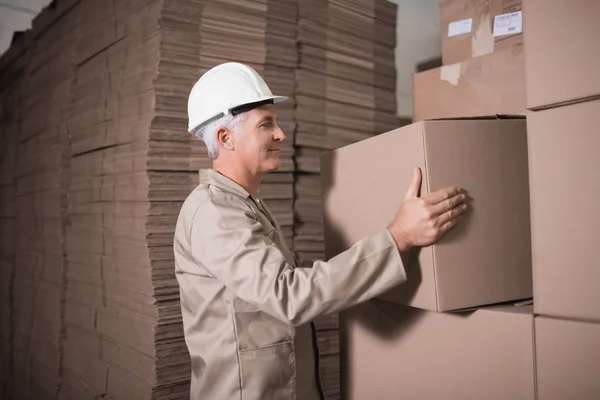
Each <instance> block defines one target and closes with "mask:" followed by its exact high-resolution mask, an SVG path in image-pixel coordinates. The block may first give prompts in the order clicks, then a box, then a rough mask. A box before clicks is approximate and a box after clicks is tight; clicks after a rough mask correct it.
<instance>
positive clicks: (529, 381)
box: [321, 0, 600, 400]
mask: <svg viewBox="0 0 600 400" xmlns="http://www.w3.org/2000/svg"><path fill="white" fill-rule="evenodd" d="M440 11H441V13H440V14H441V21H442V32H443V35H444V37H443V39H442V43H443V59H444V66H442V67H441V68H438V69H434V70H429V71H425V72H422V73H418V74H415V78H414V82H415V87H414V89H415V98H414V101H415V123H414V124H412V125H410V126H408V127H404V128H400V129H397V130H394V131H391V132H388V133H385V134H382V135H379V136H378V137H375V138H372V139H368V140H365V141H363V142H361V143H357V144H354V145H350V146H346V147H344V148H341V149H338V150H336V151H334V152H331V153H329V154H326V155H324V156H323V157H322V160H321V161H322V165H321V171H322V183H323V196H324V197H323V202H324V213H325V238H326V252H327V257H328V258H329V257H332V256H334V255H336V254H338V253H339V252H341V251H343V250H345V249H347V248H349V247H350V246H351V245H352V244H353V243H355V242H356V241H358V240H359V239H361V238H362V237H365V236H367V235H369V234H371V233H374V232H376V231H378V230H380V229H382V228H384V227H385V226H386V225H387V224H388V223H389V222H391V221H392V219H393V218H394V216H395V213H396V211H397V209H398V207H399V205H400V203H401V201H402V199H403V196H404V192H405V190H406V188H407V186H408V182H409V179H410V174H411V168H412V167H413V166H418V167H420V168H421V170H422V171H423V184H422V187H421V195H425V194H427V193H430V192H432V191H435V190H437V189H440V188H442V187H445V186H449V185H456V186H460V187H463V188H465V189H466V190H467V191H468V194H469V199H470V201H469V203H470V211H469V213H468V215H467V216H466V218H465V219H464V220H463V221H462V224H461V225H460V226H459V227H458V228H457V229H455V230H454V231H452V232H450V233H449V234H448V235H446V236H445V237H444V238H443V239H442V240H440V241H439V242H438V243H436V244H435V245H433V246H429V247H426V248H422V249H419V250H418V251H411V252H409V253H408V254H406V255H405V257H404V258H403V260H404V266H405V268H406V272H407V279H408V280H407V282H406V283H405V284H403V285H400V286H399V287H397V288H394V289H392V290H391V291H389V292H387V293H381V294H379V295H378V297H377V299H375V300H373V301H371V302H368V303H366V304H363V305H361V306H359V307H356V308H353V309H351V310H348V311H346V312H345V313H344V314H343V319H342V323H341V326H342V328H341V329H342V337H341V343H342V354H343V356H344V358H343V363H342V365H343V368H342V393H343V395H344V397H345V398H349V399H362V398H381V399H388V398H397V397H406V398H427V399H458V398H469V399H470V398H477V399H480V398H485V399H542V400H546V399H565V400H566V399H595V398H599V396H600V385H599V384H598V380H597V378H596V375H597V374H596V371H597V370H598V369H599V368H600V352H599V351H598V350H597V348H598V347H599V345H600V308H599V306H598V304H600V302H599V301H598V284H597V282H598V278H599V277H600V275H598V273H597V271H598V268H597V262H596V260H595V258H594V257H595V256H594V252H593V249H594V247H597V246H598V244H600V242H598V237H599V236H598V234H597V232H595V231H594V227H595V226H596V225H598V224H599V223H600V219H599V217H600V212H598V210H597V204H598V198H599V195H600V186H599V185H598V184H597V182H598V179H597V178H596V177H595V175H596V171H597V169H598V167H600V163H599V162H598V160H600V150H599V149H600V142H599V141H598V135H597V133H598V128H597V127H596V125H597V124H596V123H595V115H597V113H598V112H600V79H599V76H600V75H598V73H597V65H598V64H599V63H600V50H599V49H600V47H598V46H597V43H596V42H597V39H598V38H600V28H598V24H597V22H596V21H597V18H598V17H599V16H600V3H598V2H595V1H592V0H578V1H574V2H571V1H569V2H567V1H556V2H547V1H543V0H523V4H522V7H521V2H520V1H503V0H491V1H489V0H488V1H470V0H449V1H447V2H446V3H443V4H442V5H441V7H440ZM525 78H526V80H525ZM505 114H509V116H506V115H505ZM524 115H526V116H527V119H526V120H525V119H524V118H523V116H524ZM530 193H531V195H530ZM530 197H531V198H530ZM532 271H533V272H532ZM531 298H533V305H531V300H530V299H531Z"/></svg>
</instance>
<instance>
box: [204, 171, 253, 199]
mask: <svg viewBox="0 0 600 400" xmlns="http://www.w3.org/2000/svg"><path fill="white" fill-rule="evenodd" d="M199 175H200V184H204V185H214V186H216V187H218V188H219V189H221V190H224V191H227V192H230V193H233V194H237V195H238V196H241V197H243V198H244V199H247V198H248V197H251V196H250V193H248V191H246V189H244V188H243V187H242V186H241V185H240V184H238V183H237V182H235V181H234V180H233V179H230V178H228V177H226V176H225V175H223V174H220V173H219V172H217V171H215V170H214V169H201V170H200V171H199Z"/></svg>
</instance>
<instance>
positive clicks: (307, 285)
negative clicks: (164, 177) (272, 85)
mask: <svg viewBox="0 0 600 400" xmlns="http://www.w3.org/2000/svg"><path fill="white" fill-rule="evenodd" d="M286 99H287V98H286V97H282V96H274V95H273V94H272V93H271V91H270V90H269V88H268V86H267V84H266V83H265V81H264V80H263V79H262V78H261V77H260V75H259V74H258V73H257V72H256V71H255V70H253V69H252V68H250V67H248V66H246V65H243V64H238V63H225V64H222V65H219V66H217V67H215V68H213V69H211V70H210V71H208V72H206V73H205V74H204V75H203V76H202V77H201V78H200V79H199V80H198V82H197V83H196V84H195V85H194V87H193V88H192V90H191V92H190V95H189V100H188V114H189V130H190V132H192V133H193V134H195V135H196V136H198V137H200V139H202V140H203V141H204V143H205V144H206V147H207V149H208V154H209V156H210V158H211V159H212V160H213V168H212V169H207V170H202V171H200V184H199V186H198V187H197V188H196V189H195V190H194V191H193V192H192V193H191V194H190V195H189V197H188V198H187V199H186V201H185V202H184V204H183V206H182V208H181V211H180V214H179V218H178V221H177V226H176V230H175V240H174V253H175V271H176V275H177V279H178V282H179V286H180V294H181V310H182V315H183V325H184V330H185V340H186V344H187V347H188V350H189V353H190V356H191V367H192V376H191V380H192V381H191V398H192V399H203V400H213V399H215V400H223V399H243V400H259V399H286V400H288V399H297V400H303V399H311V400H313V399H318V398H319V397H321V396H322V391H321V390H320V384H319V378H318V377H317V374H316V370H317V369H316V363H317V356H316V342H315V339H314V338H315V332H314V326H313V324H312V323H311V321H312V320H314V319H315V318H317V317H319V316H322V315H326V314H329V313H335V312H338V311H340V310H342V309H345V308H348V307H350V306H353V305H356V304H359V303H361V302H364V301H366V300H369V299H371V298H373V297H375V296H378V295H380V294H382V293H383V292H385V291H387V290H389V289H391V288H392V287H394V286H396V285H399V284H401V283H403V282H404V281H405V280H406V274H405V269H404V265H403V263H402V257H401V255H402V254H403V253H405V252H406V251H407V250H409V249H410V248H411V247H413V246H427V245H430V244H432V243H434V242H435V241H437V240H438V239H439V238H440V237H441V236H442V235H444V234H445V233H446V232H448V231H449V230H450V229H452V228H453V227H454V226H455V225H456V224H457V223H458V220H459V219H458V217H459V216H460V215H461V214H462V213H464V211H465V209H466V205H465V204H464V199H465V197H464V194H463V193H462V191H461V190H459V189H456V188H446V189H443V190H440V191H438V192H435V193H431V194H429V195H427V196H423V197H418V193H419V188H420V185H421V175H420V171H419V170H418V169H416V170H415V172H414V176H413V179H412V182H411V183H410V186H409V188H408V191H407V193H406V197H405V198H404V200H403V202H402V203H401V204H400V205H399V209H398V212H397V215H396V216H395V218H394V220H393V221H390V224H389V226H387V227H383V226H382V227H381V230H380V231H379V232H377V233H375V234H373V235H372V236H370V237H366V238H364V239H362V240H361V241H359V242H358V243H356V244H354V246H352V247H351V248H350V249H349V250H347V251H345V252H343V253H341V254H339V255H338V256H336V257H334V258H332V259H331V260H329V261H328V262H325V261H317V262H315V263H314V264H313V265H312V267H311V268H304V267H300V266H299V265H296V262H295V260H294V255H293V253H292V252H291V251H290V250H289V249H288V247H287V246H286V240H285V238H284V236H283V234H282V231H281V228H280V225H279V224H278V223H277V221H276V220H275V218H274V217H273V213H272V212H271V211H270V210H269V208H268V207H267V205H266V204H265V203H264V202H263V201H262V200H261V198H260V196H259V195H258V194H257V193H258V187H259V185H260V183H261V180H262V179H263V177H264V176H265V174H266V173H268V172H269V171H273V170H276V169H277V168H279V164H280V160H279V148H280V145H281V141H282V140H284V138H285V135H284V133H283V132H282V131H281V129H280V128H279V127H278V126H277V111H276V109H275V105H274V104H276V103H280V102H282V101H285V100H286Z"/></svg>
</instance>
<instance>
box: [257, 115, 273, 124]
mask: <svg viewBox="0 0 600 400" xmlns="http://www.w3.org/2000/svg"><path fill="white" fill-rule="evenodd" d="M274 120H275V118H273V116H271V115H267V116H266V117H262V118H261V119H260V120H259V121H258V123H259V124H262V123H264V122H273V121H274Z"/></svg>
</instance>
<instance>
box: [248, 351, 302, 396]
mask: <svg viewBox="0 0 600 400" xmlns="http://www.w3.org/2000/svg"><path fill="white" fill-rule="evenodd" d="M240 367H241V378H242V379H241V381H242V399H243V400H289V399H293V398H294V388H295V384H296V379H295V378H296V373H295V358H294V348H293V343H292V342H284V343H280V344H275V345H271V346H268V347H262V348H259V349H253V350H244V351H240Z"/></svg>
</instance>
